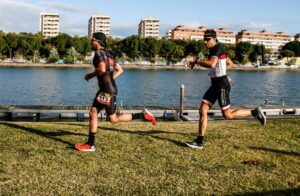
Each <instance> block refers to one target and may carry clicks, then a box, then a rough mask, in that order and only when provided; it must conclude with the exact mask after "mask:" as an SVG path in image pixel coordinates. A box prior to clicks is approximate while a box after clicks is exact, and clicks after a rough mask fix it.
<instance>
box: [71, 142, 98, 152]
mask: <svg viewBox="0 0 300 196" xmlns="http://www.w3.org/2000/svg"><path fill="white" fill-rule="evenodd" d="M75 149H76V150H79V151H83V152H94V151H95V150H96V148H95V146H94V145H93V146H91V145H90V144H88V143H85V144H82V145H81V144H76V145H75Z"/></svg>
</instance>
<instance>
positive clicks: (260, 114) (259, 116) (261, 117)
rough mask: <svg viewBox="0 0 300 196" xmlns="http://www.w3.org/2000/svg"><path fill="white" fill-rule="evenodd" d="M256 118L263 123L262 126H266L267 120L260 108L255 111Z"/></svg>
mask: <svg viewBox="0 0 300 196" xmlns="http://www.w3.org/2000/svg"><path fill="white" fill-rule="evenodd" d="M254 117H255V118H256V119H257V120H258V121H259V122H260V123H261V125H266V123H267V118H266V116H265V114H264V113H263V111H262V109H261V108H260V107H259V108H255V109H254Z"/></svg>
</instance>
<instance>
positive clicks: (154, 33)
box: [138, 17, 160, 38]
mask: <svg viewBox="0 0 300 196" xmlns="http://www.w3.org/2000/svg"><path fill="white" fill-rule="evenodd" d="M159 27H160V21H159V19H155V18H153V17H148V18H144V19H142V20H141V22H140V24H139V31H138V34H139V36H141V37H144V38H145V37H154V38H158V37H159Z"/></svg>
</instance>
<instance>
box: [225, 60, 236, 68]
mask: <svg viewBox="0 0 300 196" xmlns="http://www.w3.org/2000/svg"><path fill="white" fill-rule="evenodd" d="M233 66H234V63H233V62H232V60H230V59H229V58H227V60H226V68H227V69H231V68H232V67H233Z"/></svg>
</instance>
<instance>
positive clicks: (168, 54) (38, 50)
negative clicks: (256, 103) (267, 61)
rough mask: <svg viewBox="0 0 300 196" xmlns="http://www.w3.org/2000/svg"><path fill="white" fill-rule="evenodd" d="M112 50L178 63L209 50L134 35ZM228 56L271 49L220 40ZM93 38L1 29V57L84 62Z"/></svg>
mask: <svg viewBox="0 0 300 196" xmlns="http://www.w3.org/2000/svg"><path fill="white" fill-rule="evenodd" d="M107 42H108V46H109V48H108V49H109V50H110V51H111V53H113V55H114V56H115V57H116V59H118V60H124V61H129V62H132V61H136V60H147V61H150V62H152V63H154V62H157V61H163V62H173V63H175V62H178V61H180V60H181V59H183V58H185V57H186V56H207V55H208V50H207V49H206V47H205V44H204V41H203V40H198V41H196V40H189V41H186V40H157V39H155V38H141V37H140V36H137V35H132V36H129V37H127V38H124V39H120V38H115V39H113V38H111V37H108V39H107ZM220 44H221V45H222V47H223V49H224V50H225V52H226V54H227V56H228V57H229V58H231V59H233V60H234V61H235V63H241V64H245V63H247V62H249V61H250V62H256V61H257V60H258V59H260V60H262V61H263V57H264V55H266V54H270V53H271V51H270V50H268V49H266V48H265V46H264V45H259V44H255V45H253V44H251V43H249V42H239V43H237V44H223V43H220ZM91 51H92V49H91V44H90V38H89V37H87V36H84V37H79V36H76V35H75V36H73V37H71V36H70V35H68V34H65V33H60V34H59V35H58V36H56V37H51V38H47V39H45V38H44V37H43V35H42V34H41V33H37V34H32V33H19V34H17V33H4V32H2V31H0V59H2V60H4V59H8V58H9V59H13V58H16V59H18V58H21V59H26V60H28V61H31V62H39V61H40V59H46V61H47V62H57V61H58V60H59V59H64V60H65V62H66V63H75V62H76V61H83V60H84V59H85V57H86V56H90V54H91ZM280 55H281V56H282V57H294V56H297V57H298V56H300V42H298V41H293V42H289V43H287V44H286V45H284V46H283V47H282V49H281V51H280Z"/></svg>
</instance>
